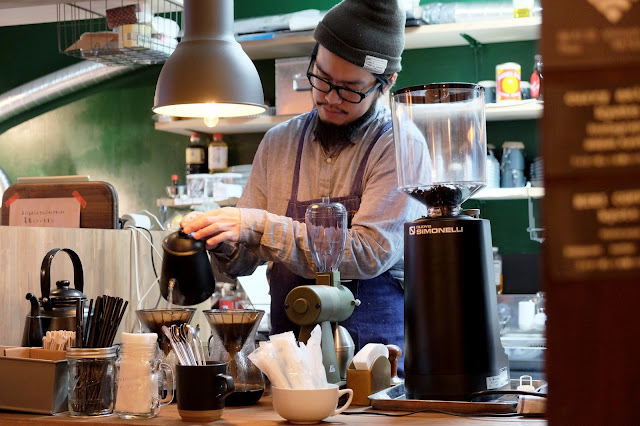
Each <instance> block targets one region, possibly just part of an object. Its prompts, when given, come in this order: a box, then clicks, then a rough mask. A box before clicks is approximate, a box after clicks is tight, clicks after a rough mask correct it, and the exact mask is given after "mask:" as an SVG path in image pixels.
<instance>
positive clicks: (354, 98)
mask: <svg viewBox="0 0 640 426" xmlns="http://www.w3.org/2000/svg"><path fill="white" fill-rule="evenodd" d="M312 67H313V61H311V63H310V64H309V68H308V69H307V78H308V79H309V83H310V84H311V86H312V87H313V88H314V89H316V90H319V91H321V92H322V93H329V92H331V91H332V90H335V91H336V93H337V94H338V96H339V97H340V99H342V100H343V101H346V102H349V103H352V104H359V103H360V102H362V101H363V100H364V98H366V97H367V96H369V95H370V94H371V93H373V91H374V90H376V89H377V88H378V87H380V86H381V85H382V81H380V80H379V79H378V81H377V82H376V84H374V85H373V87H372V88H371V89H369V90H367V91H366V92H364V93H362V92H359V91H357V90H353V89H349V88H348V87H344V86H336V85H335V84H333V83H331V82H330V81H328V80H326V79H324V78H322V77H319V76H317V75H315V74H314V73H312V72H311V68H312ZM376 78H377V77H376Z"/></svg>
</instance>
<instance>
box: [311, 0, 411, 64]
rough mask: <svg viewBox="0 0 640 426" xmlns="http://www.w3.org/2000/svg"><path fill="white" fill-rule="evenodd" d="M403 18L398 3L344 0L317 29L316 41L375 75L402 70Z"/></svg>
mask: <svg viewBox="0 0 640 426" xmlns="http://www.w3.org/2000/svg"><path fill="white" fill-rule="evenodd" d="M405 21H406V15H405V12H404V11H403V10H401V9H400V6H399V5H398V0H343V1H341V2H340V3H338V4H337V5H335V6H334V7H333V8H331V10H329V12H327V14H326V15H325V17H324V18H323V19H322V21H321V22H320V23H319V24H318V26H317V27H316V30H315V32H314V33H313V36H314V37H315V39H316V41H317V42H318V43H320V44H321V45H322V46H324V47H325V48H326V49H328V50H329V51H331V52H332V53H334V54H336V55H338V56H340V57H341V58H342V59H344V60H346V61H349V62H351V63H352V64H354V65H357V66H359V67H363V68H364V69H366V70H367V71H370V72H372V73H374V74H391V73H394V72H398V71H400V70H401V69H402V66H401V65H400V59H401V56H402V50H403V49H404V26H405Z"/></svg>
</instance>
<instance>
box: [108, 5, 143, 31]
mask: <svg viewBox="0 0 640 426" xmlns="http://www.w3.org/2000/svg"><path fill="white" fill-rule="evenodd" d="M138 11H139V9H138V5H137V4H129V5H126V6H120V7H114V8H113V9H107V26H108V27H109V29H114V28H115V27H119V26H120V25H127V24H137V23H138V16H137V15H136V12H138Z"/></svg>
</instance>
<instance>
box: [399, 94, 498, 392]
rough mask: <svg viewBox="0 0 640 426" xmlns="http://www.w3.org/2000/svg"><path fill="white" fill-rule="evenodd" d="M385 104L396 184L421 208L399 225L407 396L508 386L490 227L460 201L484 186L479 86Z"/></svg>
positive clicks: (482, 109)
mask: <svg viewBox="0 0 640 426" xmlns="http://www.w3.org/2000/svg"><path fill="white" fill-rule="evenodd" d="M391 110H392V119H393V131H394V139H395V147H396V160H397V166H398V167H397V169H398V187H399V189H400V190H401V191H403V192H405V193H406V194H408V195H409V196H411V197H413V198H415V199H417V200H419V201H420V202H422V203H424V204H425V205H426V206H427V216H426V217H424V218H420V219H418V220H416V221H414V222H410V223H406V224H405V244H404V259H405V260H404V266H405V364H404V366H405V392H406V397H407V399H443V400H468V398H469V397H470V396H471V394H473V393H474V392H478V391H482V390H489V389H497V388H502V387H505V386H508V384H509V370H508V362H507V361H508V360H507V356H506V354H505V352H504V349H503V348H502V345H501V343H500V334H499V328H498V315H497V307H496V305H497V297H496V293H495V284H494V282H493V260H492V251H491V246H492V242H491V228H490V224H489V221H488V220H486V219H480V218H478V217H477V211H474V212H473V213H471V212H470V211H463V210H462V207H461V204H462V203H463V202H464V201H465V200H467V199H468V198H469V197H470V196H471V195H473V194H474V193H475V192H477V191H479V190H480V189H482V188H483V187H484V186H485V182H486V178H485V162H486V144H487V139H486V119H485V102H484V88H483V87H482V86H479V85H475V84H468V83H438V84H429V85H423V86H415V87H409V88H405V89H400V90H397V91H395V92H394V93H393V94H392V97H391Z"/></svg>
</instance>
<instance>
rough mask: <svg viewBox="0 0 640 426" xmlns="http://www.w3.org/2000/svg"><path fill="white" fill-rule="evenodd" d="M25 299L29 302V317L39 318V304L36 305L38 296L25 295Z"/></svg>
mask: <svg viewBox="0 0 640 426" xmlns="http://www.w3.org/2000/svg"><path fill="white" fill-rule="evenodd" d="M25 299H27V300H28V301H29V302H31V313H30V314H29V315H31V316H32V317H39V316H40V304H39V303H38V296H36V295H35V294H33V293H27V296H26V297H25Z"/></svg>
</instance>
